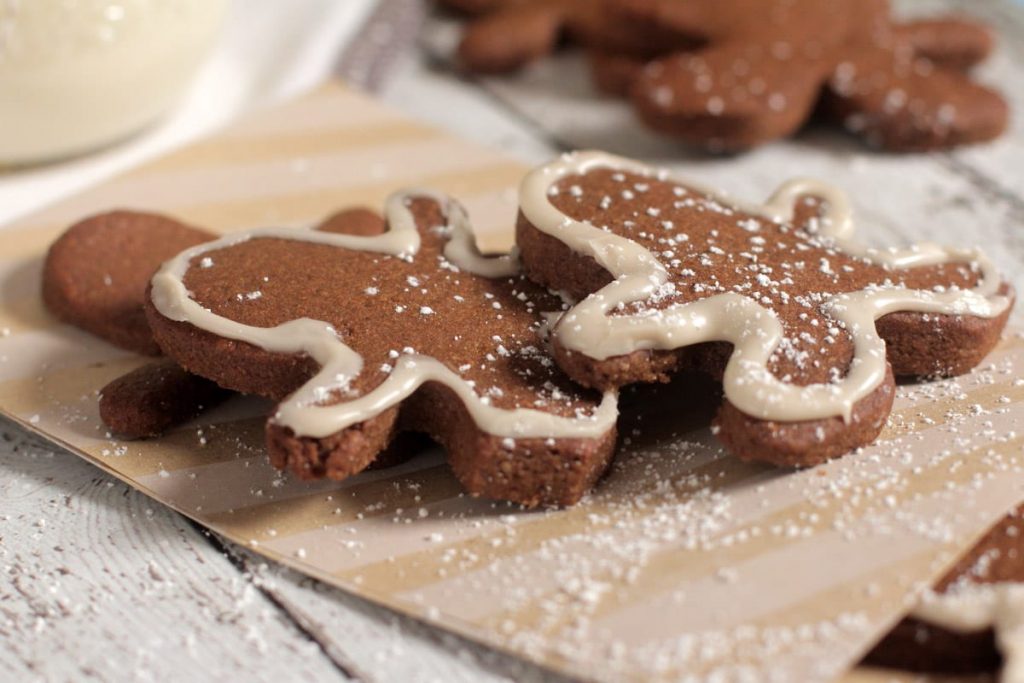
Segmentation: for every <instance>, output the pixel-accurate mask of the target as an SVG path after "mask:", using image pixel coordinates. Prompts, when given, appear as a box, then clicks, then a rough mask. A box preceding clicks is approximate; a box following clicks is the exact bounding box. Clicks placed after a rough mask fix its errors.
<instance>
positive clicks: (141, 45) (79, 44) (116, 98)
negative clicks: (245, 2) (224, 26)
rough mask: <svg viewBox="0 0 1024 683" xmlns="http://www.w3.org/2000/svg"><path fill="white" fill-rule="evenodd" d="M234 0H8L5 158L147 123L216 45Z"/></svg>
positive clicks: (56, 150) (21, 158)
mask: <svg viewBox="0 0 1024 683" xmlns="http://www.w3.org/2000/svg"><path fill="white" fill-rule="evenodd" d="M226 8H227V0H117V1H116V2H115V1H113V0H74V2H68V1H67V0H5V1H2V2H0V122H3V125H0V162H4V163H13V164H23V163H34V162H39V161H48V160H53V159H56V158H60V157H64V156H69V155H72V154H79V153H82V152H86V151H90V150H91V149H93V148H95V147H98V146H100V145H104V144H108V143H111V142H114V141H116V140H118V139H120V138H122V137H125V136H127V135H129V134H131V133H134V132H136V131H138V130H140V129H141V128H142V127H144V126H146V125H147V124H149V123H151V122H152V121H154V120H155V119H156V118H157V117H158V116H160V115H161V114H163V113H164V112H165V111H167V109H168V108H169V107H170V106H171V105H172V104H173V102H174V100H175V98H177V97H178V96H179V95H181V93H182V92H183V91H184V89H185V87H186V86H187V85H188V83H189V80H190V79H191V77H192V75H193V74H194V73H195V72H196V69H197V68H198V67H199V65H200V64H201V62H202V60H203V59H204V58H205V56H206V55H207V54H208V52H209V49H210V47H211V46H212V45H213V42H214V40H215V38H216V36H217V33H218V30H219V28H220V26H221V23H222V21H223V19H224V16H225V11H226Z"/></svg>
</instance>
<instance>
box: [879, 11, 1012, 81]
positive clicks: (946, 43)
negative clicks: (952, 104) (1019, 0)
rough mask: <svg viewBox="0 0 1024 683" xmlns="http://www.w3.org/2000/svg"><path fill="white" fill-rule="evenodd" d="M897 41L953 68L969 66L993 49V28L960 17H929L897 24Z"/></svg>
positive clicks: (894, 30) (916, 52) (919, 53)
mask: <svg viewBox="0 0 1024 683" xmlns="http://www.w3.org/2000/svg"><path fill="white" fill-rule="evenodd" d="M892 31H893V37H894V38H895V40H896V42H897V43H902V44H906V45H909V46H910V47H911V48H912V49H913V50H914V52H915V54H917V56H918V57H923V58H924V59H928V60H931V61H932V62H935V63H936V64H938V65H941V66H944V67H946V68H951V69H961V70H967V69H969V68H971V67H972V66H974V65H976V64H979V63H981V62H983V61H984V60H985V59H986V58H987V57H988V56H989V54H990V53H991V52H992V48H993V44H994V42H995V41H994V39H993V37H992V31H990V30H989V28H988V27H987V26H985V25H983V24H979V23H977V22H973V21H969V20H966V19H960V18H945V19H929V20H921V21H910V22H907V23H904V24H896V25H895V26H893V28H892Z"/></svg>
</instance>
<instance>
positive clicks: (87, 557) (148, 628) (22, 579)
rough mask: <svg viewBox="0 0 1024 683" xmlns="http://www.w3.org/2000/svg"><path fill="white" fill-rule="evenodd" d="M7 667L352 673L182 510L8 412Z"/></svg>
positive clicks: (0, 523)
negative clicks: (55, 443)
mask: <svg viewBox="0 0 1024 683" xmlns="http://www.w3.org/2000/svg"><path fill="white" fill-rule="evenodd" d="M0 471H2V472H3V475H4V476H3V477H2V479H0V510H2V512H0V562H2V565H3V578H2V580H0V641H2V642H3V646H2V647H0V671H2V672H3V675H0V678H5V679H7V680H28V679H41V680H72V679H84V678H89V677H93V678H97V679H99V680H129V679H135V680H138V679H150V680H167V679H170V678H177V679H187V680H214V679H222V680H226V679H229V678H235V677H245V678H247V679H251V680H260V681H278V680H281V679H282V678H287V677H303V678H310V679H314V678H315V679H317V680H325V681H326V680H344V679H346V676H345V675H344V673H343V672H342V671H340V670H339V669H338V667H336V666H335V665H334V664H333V663H332V662H331V660H330V659H329V658H327V657H325V656H324V655H323V654H322V653H321V652H320V649H319V647H318V645H317V643H316V642H314V641H311V640H310V639H308V638H307V637H305V636H304V635H303V634H302V633H300V632H299V630H297V629H296V627H295V624H294V623H292V622H291V621H290V620H289V619H288V618H286V616H285V615H283V614H282V613H281V611H280V610H279V609H277V608H276V607H275V606H274V605H273V604H272V603H271V602H270V601H269V600H267V599H266V598H265V597H264V596H262V595H261V594H260V592H259V591H258V590H257V589H256V588H255V586H254V585H253V584H252V583H250V582H248V581H246V580H245V579H244V578H243V577H242V575H241V574H240V573H239V572H238V570H237V569H236V568H235V567H233V566H232V565H231V563H230V562H229V561H228V560H227V559H226V558H224V557H223V556H222V555H221V554H219V553H218V552H217V551H216V550H215V549H214V548H213V547H211V546H210V545H209V544H208V543H207V542H206V541H205V540H204V539H203V538H202V536H200V535H199V534H198V533H196V531H195V530H194V529H193V528H192V527H191V526H190V525H189V524H188V523H187V522H186V521H185V520H184V519H183V518H181V517H180V516H178V515H177V514H175V513H172V512H170V511H169V510H167V509H165V508H163V507H161V506H159V505H157V504H155V503H154V502H153V501H151V500H150V499H148V498H146V497H145V496H143V495H142V494H139V493H137V492H135V491H133V490H132V489H130V488H129V487H127V486H126V485H124V484H122V483H120V482H117V481H115V480H114V479H112V478H110V477H107V476H106V475H104V474H102V473H101V472H99V471H98V470H96V469H95V468H94V467H92V466H90V465H88V464H87V463H85V462H83V461H82V460H80V459H78V458H77V457H75V456H73V455H72V454H70V453H66V452H59V451H56V450H55V449H54V448H53V447H51V446H50V445H48V444H46V443H44V442H42V441H41V440H38V439H36V438H34V437H31V436H29V435H26V434H25V433H24V432H23V431H22V430H20V429H17V428H15V427H13V426H12V425H11V424H10V423H9V422H7V421H6V420H4V421H3V422H0Z"/></svg>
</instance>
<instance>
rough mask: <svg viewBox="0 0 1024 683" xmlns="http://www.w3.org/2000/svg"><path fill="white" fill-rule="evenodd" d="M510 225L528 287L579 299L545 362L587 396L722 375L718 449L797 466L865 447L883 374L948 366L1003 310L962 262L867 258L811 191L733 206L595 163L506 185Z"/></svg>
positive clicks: (907, 254) (884, 411) (988, 282)
mask: <svg viewBox="0 0 1024 683" xmlns="http://www.w3.org/2000/svg"><path fill="white" fill-rule="evenodd" d="M520 207H521V215H520V221H519V225H518V230H517V242H518V244H519V247H520V250H521V255H522V259H523V263H524V266H525V268H526V270H527V272H528V273H529V274H530V276H531V277H532V278H534V279H535V280H537V281H538V282H541V283H543V284H545V285H547V286H549V287H553V288H556V289H563V290H567V291H568V292H570V293H571V294H572V295H573V296H574V297H575V298H577V299H578V300H579V303H578V304H576V305H575V306H574V307H573V308H572V309H571V310H570V311H568V312H567V313H566V314H565V316H564V317H563V318H562V319H561V321H560V322H559V323H558V325H557V326H556V328H555V355H556V358H557V359H558V361H559V363H560V365H561V366H562V367H563V368H564V369H565V370H566V371H567V372H568V373H569V374H570V375H571V376H572V377H573V378H574V379H576V380H577V381H579V382H581V383H583V384H585V385H587V386H594V387H603V388H609V387H617V386H622V385H625V384H630V383H634V382H650V381H664V380H666V379H667V378H668V377H669V376H670V375H671V374H672V373H673V372H675V371H676V370H679V369H683V368H689V367H694V366H696V367H701V368H703V369H705V370H707V371H709V372H711V373H712V374H716V375H718V376H720V377H722V379H723V385H724V389H725V398H726V401H725V404H724V405H723V408H722V410H721V411H720V413H719V417H718V422H719V425H720V429H721V438H722V440H723V441H724V442H725V443H726V444H727V445H728V446H730V447H731V448H732V449H733V450H734V451H736V452H737V453H739V454H740V455H741V456H743V457H746V458H750V459H762V460H768V461H772V462H777V463H780V464H796V465H806V464H813V463H815V462H820V461H821V460H824V459H826V458H828V457H833V456H836V455H840V454H842V453H845V452H847V451H849V450H850V449H852V448H854V447H856V446H859V445H863V444H865V443H868V442H870V441H871V440H872V439H873V438H874V437H875V436H876V435H877V434H878V432H879V431H880V429H881V427H882V425H883V424H884V421H885V418H886V417H887V415H888V412H889V409H890V406H891V403H892V398H893V391H894V390H893V371H895V374H897V375H934V374H955V373H961V372H965V371H967V370H968V369H970V368H971V367H973V366H974V365H975V364H976V363H978V362H979V361H980V359H981V358H982V357H983V356H984V355H985V354H986V353H987V352H988V351H989V350H990V349H991V347H992V346H993V345H994V344H995V342H996V340H997V339H998V336H999V332H1000V330H1001V329H1002V327H1003V325H1004V324H1005V321H1006V317H1007V315H1008V311H1009V307H1010V298H1009V296H1008V293H1007V288H1006V285H1005V284H1004V283H1003V281H1002V279H1001V278H1000V276H999V275H998V274H997V273H996V272H995V271H994V269H993V268H992V266H991V264H990V263H989V262H988V261H987V259H985V258H984V256H983V255H982V254H980V253H979V252H976V251H958V250H949V249H943V248H940V247H937V246H934V245H918V246H916V247H914V248H912V249H909V250H904V251H895V250H887V251H880V250H871V249H867V248H865V247H863V246H861V245H858V244H857V243H855V242H854V241H853V239H852V232H853V222H852V217H851V215H850V211H849V208H848V203H847V201H846V199H845V197H843V195H842V194H841V193H839V192H837V191H835V190H834V189H831V188H828V187H827V186H824V185H821V184H819V183H813V182H811V181H798V182H794V183H789V184H787V185H785V186H783V188H782V189H781V190H780V191H779V192H778V193H777V194H776V196H775V197H774V198H773V199H772V200H771V201H770V202H768V203H767V204H765V205H761V206H744V205H741V204H738V203H736V202H733V201H730V200H727V199H725V198H723V197H721V196H718V195H716V194H714V193H710V192H708V191H705V190H701V189H698V188H695V187H693V186H691V185H688V184H684V183H682V182H679V181H676V180H674V179H672V178H670V177H669V176H668V175H666V174H665V173H662V172H659V171H656V170H653V169H650V168H647V167H644V166H642V165H639V164H636V163H632V162H629V161H626V160H623V159H618V158H615V157H610V156H607V155H602V154H596V153H584V154H576V155H568V156H566V157H564V158H563V159H561V160H559V161H557V162H555V163H553V164H550V165H549V166H547V167H544V168H541V169H539V170H537V171H535V172H534V173H532V174H531V175H530V176H529V177H528V178H527V179H526V180H525V181H524V183H523V186H522V189H521V199H520Z"/></svg>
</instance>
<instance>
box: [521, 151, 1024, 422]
mask: <svg viewBox="0 0 1024 683" xmlns="http://www.w3.org/2000/svg"><path fill="white" fill-rule="evenodd" d="M594 169H612V170H619V171H623V172H629V173H635V174H639V175H642V176H647V177H652V178H657V179H659V180H668V181H671V180H672V179H671V178H670V177H669V175H668V174H667V173H666V172H664V171H659V170H657V169H652V168H650V167H648V166H645V165H643V164H640V163H637V162H634V161H630V160H627V159H623V158H619V157H615V156H611V155H608V154H603V153H600V152H577V153H573V154H567V155H565V156H563V157H561V158H560V159H558V160H556V161H554V162H552V163H550V164H548V165H546V166H543V167H541V168H539V169H537V170H535V171H533V172H532V173H530V174H529V175H528V176H527V177H526V178H525V179H524V180H523V182H522V184H521V186H520V209H521V211H522V213H523V215H524V216H525V218H526V219H527V220H528V221H529V222H530V223H531V224H532V225H534V226H535V227H536V228H537V229H539V230H540V231H541V232H544V233H546V234H548V235H551V236H552V237H555V238H556V239H558V240H559V241H561V242H563V243H564V244H566V245H567V246H568V247H569V248H570V249H572V250H573V251H575V252H577V253H579V254H582V255H584V256H589V257H591V258H593V259H594V260H595V261H596V262H597V263H598V264H599V265H601V266H602V267H603V268H604V269H605V270H607V271H608V272H609V273H611V275H612V276H613V277H614V280H613V281H612V282H611V283H609V284H608V285H607V286H605V287H603V288H602V289H601V290H599V291H597V292H595V293H593V294H591V295H590V296H588V297H587V298H586V299H584V300H583V301H581V302H580V303H578V304H577V305H576V306H575V307H574V308H572V309H571V310H569V311H568V312H567V313H566V314H565V315H564V316H563V317H562V319H561V321H560V322H559V324H558V325H557V326H556V328H555V334H556V335H557V338H558V341H559V343H561V344H562V346H564V347H565V348H567V349H569V350H572V351H576V352H579V353H581V354H583V355H585V356H588V357H590V358H594V359H597V360H603V359H606V358H610V357H613V356H619V355H625V354H628V353H631V352H633V351H637V350H640V349H677V348H681V347H684V346H690V345H692V344H699V343H701V342H710V341H727V342H730V343H732V344H733V353H732V357H731V358H730V360H729V363H728V365H727V366H726V369H725V377H724V380H723V385H724V390H725V395H726V397H727V398H728V400H729V401H730V402H731V403H732V404H733V405H735V406H736V407H737V408H738V409H739V410H741V411H742V412H744V413H746V414H748V415H751V416H753V417H757V418H761V419H765V420H779V421H803V420H813V419H820V418H828V417H834V416H842V417H843V418H844V419H846V420H849V419H850V415H851V412H852V410H853V406H854V404H855V403H856V402H857V401H859V400H860V399H862V398H864V397H865V396H867V395H868V394H870V393H871V392H872V391H874V390H875V389H876V388H877V387H878V386H880V385H881V384H882V382H883V381H884V379H885V373H886V356H885V342H884V341H883V340H882V339H881V337H879V336H878V334H877V332H876V330H875V325H874V321H875V320H877V319H878V318H880V317H882V316H884V315H886V314H888V313H894V312H897V311H919V312H927V313H939V314H953V315H957V314H964V315H973V316H979V317H984V318H993V317H997V316H999V315H1000V314H1002V313H1003V312H1004V311H1005V310H1006V308H1007V307H1008V306H1009V303H1010V302H1009V299H1008V298H1007V297H1004V296H999V295H998V290H999V287H1000V286H1001V283H1002V279H1001V277H1000V275H999V273H998V272H997V271H996V269H995V267H994V266H993V264H992V263H991V261H989V260H988V259H987V258H986V257H985V255H984V254H983V253H981V251H979V250H973V249H972V250H958V249H952V248H945V247H940V246H937V245H934V244H919V245H916V246H914V247H912V248H909V249H904V250H896V249H891V250H877V249H869V248H866V247H864V246H863V245H860V244H857V243H855V242H853V241H852V237H853V232H854V227H853V220H852V214H851V210H850V204H849V202H848V201H847V199H846V197H845V196H844V195H843V194H842V192H840V191H839V190H837V189H835V188H833V187H830V186H828V185H825V184H822V183H819V182H817V181H813V180H794V181H790V182H788V183H786V184H784V185H783V186H782V187H781V188H780V189H779V190H778V191H777V192H776V193H775V194H774V195H773V196H772V198H771V199H770V200H769V201H768V202H767V203H766V204H764V205H745V204H742V203H739V202H735V201H732V200H728V199H725V198H724V197H722V196H721V195H718V194H716V193H714V192H711V191H708V190H704V189H701V188H700V187H699V186H697V185H694V184H692V183H680V184H682V185H684V186H686V187H689V188H696V189H698V190H699V191H701V192H703V193H705V194H706V195H708V196H709V197H711V198H713V199H715V200H716V201H718V202H719V203H721V204H725V205H731V206H734V207H737V208H738V209H740V210H742V211H744V212H747V213H750V214H754V215H757V216H761V217H764V218H767V219H769V220H771V221H775V222H786V221H790V220H791V219H792V217H793V209H794V204H795V202H796V200H797V199H798V198H799V197H802V196H815V197H820V198H822V199H824V200H825V201H826V203H827V213H826V215H825V218H826V219H827V220H825V221H823V222H822V231H821V232H820V233H818V236H819V237H820V238H822V239H825V240H829V241H831V243H832V244H834V245H835V246H836V247H837V248H839V249H840V250H842V251H843V252H845V253H847V254H849V255H851V256H859V257H862V258H865V259H867V260H869V261H871V262H873V263H876V264H879V265H885V266H889V267H892V268H909V267H913V266H924V265H933V264H941V263H949V262H963V263H968V264H974V265H976V266H977V268H978V269H979V271H980V274H981V277H980V281H979V283H978V285H977V286H976V287H975V288H974V289H971V290H953V289H950V290H948V291H944V292H934V291H922V290H912V289H906V288H895V287H893V288H875V289H869V290H864V291H859V292H851V293H846V294H837V295H835V296H833V297H831V298H830V300H829V301H827V302H826V303H825V304H824V306H823V310H825V311H826V312H827V313H828V315H829V316H830V317H831V318H832V319H834V320H836V321H838V322H839V323H840V324H841V325H842V326H845V329H846V330H847V332H848V333H849V334H850V335H851V338H852V340H853V343H854V355H853V359H852V361H851V363H850V366H849V369H848V372H847V374H846V375H845V377H843V378H842V379H840V380H838V381H836V382H832V383H827V384H810V385H807V386H796V385H793V384H789V383H786V382H784V381H782V380H779V379H778V378H776V377H775V376H774V375H773V374H772V372H771V371H770V370H769V368H768V362H769V359H770V357H771V355H772V353H773V351H774V350H775V348H776V347H777V346H778V345H779V343H780V341H781V340H782V338H783V329H782V324H781V323H780V321H779V319H778V317H777V315H776V314H775V312H774V311H772V310H771V309H770V308H767V307H765V306H762V305H761V304H760V303H758V302H757V301H755V300H754V299H752V298H749V297H747V296H744V295H742V294H738V293H734V292H729V293H724V294H718V295H715V296H710V297H707V298H705V299H700V300H697V301H692V302H689V303H682V304H673V305H670V306H668V307H666V308H663V309H659V310H658V311H657V313H656V314H654V315H651V314H650V313H649V312H648V314H646V315H645V314H643V313H639V314H623V313H621V307H622V306H624V305H625V304H629V303H634V302H641V301H644V300H645V299H647V298H648V297H650V296H651V294H652V293H653V292H655V291H656V290H657V289H658V287H660V286H661V285H663V284H665V283H666V282H667V281H668V280H669V274H668V270H667V269H666V267H665V266H664V265H663V264H662V263H661V262H660V261H659V257H658V256H656V255H655V254H654V253H652V252H651V251H649V250H648V249H646V248H645V247H644V246H642V245H641V244H639V243H637V242H635V241H633V240H630V239H629V238H627V237H622V236H620V235H616V234H614V233H611V232H608V231H605V230H601V229H600V228H598V227H595V226H594V225H592V224H591V223H589V222H587V221H580V220H575V219H573V218H571V217H570V216H567V215H565V214H564V213H563V212H562V211H560V210H559V209H558V208H557V207H555V206H554V205H553V204H552V202H551V199H550V195H549V192H550V191H551V190H552V188H553V187H555V186H556V185H557V184H558V182H559V181H560V180H561V179H563V178H566V177H569V176H576V175H582V174H586V173H587V172H588V171H591V170H594ZM617 309H619V310H618V311H617ZM612 311H617V312H616V314H615V315H610V314H611V312H612Z"/></svg>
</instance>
